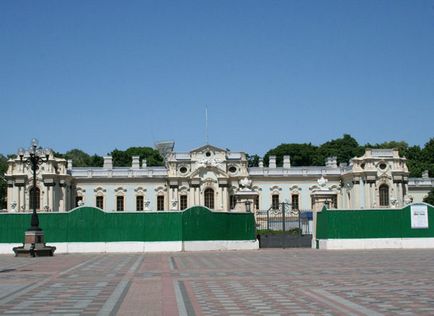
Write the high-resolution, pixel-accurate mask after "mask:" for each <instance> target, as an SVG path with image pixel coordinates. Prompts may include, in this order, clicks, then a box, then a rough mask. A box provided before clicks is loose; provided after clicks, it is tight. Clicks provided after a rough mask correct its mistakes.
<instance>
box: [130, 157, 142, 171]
mask: <svg viewBox="0 0 434 316" xmlns="http://www.w3.org/2000/svg"><path fill="white" fill-rule="evenodd" d="M131 168H132V169H140V156H133V162H132V164H131Z"/></svg>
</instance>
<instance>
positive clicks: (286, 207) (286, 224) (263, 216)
mask: <svg viewBox="0 0 434 316" xmlns="http://www.w3.org/2000/svg"><path fill="white" fill-rule="evenodd" d="M255 217H256V230H258V231H259V232H267V231H268V232H284V233H285V232H287V233H289V234H292V235H309V234H312V232H311V230H312V211H311V210H298V209H292V208H291V205H290V204H289V203H280V204H279V208H276V209H274V208H269V209H268V210H264V211H257V212H256V214H255Z"/></svg>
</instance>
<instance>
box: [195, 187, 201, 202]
mask: <svg viewBox="0 0 434 316" xmlns="http://www.w3.org/2000/svg"><path fill="white" fill-rule="evenodd" d="M196 205H201V203H200V187H197V188H196Z"/></svg>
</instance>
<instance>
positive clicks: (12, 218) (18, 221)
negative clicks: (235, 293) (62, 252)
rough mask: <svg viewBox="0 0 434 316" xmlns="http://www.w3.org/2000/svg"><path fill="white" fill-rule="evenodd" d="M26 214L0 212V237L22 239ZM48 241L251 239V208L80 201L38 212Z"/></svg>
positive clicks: (11, 240)
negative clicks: (109, 208)
mask: <svg viewBox="0 0 434 316" xmlns="http://www.w3.org/2000/svg"><path fill="white" fill-rule="evenodd" d="M30 216H31V215H30V214H0V243H21V242H23V238H24V231H25V230H26V229H27V228H28V227H29V225H30ZM39 220H40V227H41V228H42V229H43V230H44V232H45V240H46V242H47V243H49V242H113V241H193V240H254V239H255V219H254V216H253V214H252V213H226V212H212V211H210V210H209V209H207V208H204V207H192V208H189V209H187V210H185V211H183V212H116V213H114V212H113V213H106V212H103V211H102V210H100V209H97V208H93V207H80V208H77V209H75V210H73V211H71V212H67V213H41V214H39Z"/></svg>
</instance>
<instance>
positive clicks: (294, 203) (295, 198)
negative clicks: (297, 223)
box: [291, 194, 300, 210]
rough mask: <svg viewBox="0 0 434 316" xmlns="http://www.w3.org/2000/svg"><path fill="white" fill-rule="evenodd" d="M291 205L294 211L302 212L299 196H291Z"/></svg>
mask: <svg viewBox="0 0 434 316" xmlns="http://www.w3.org/2000/svg"><path fill="white" fill-rule="evenodd" d="M291 204H292V209H293V210H300V208H299V203H298V194H293V195H292V196H291Z"/></svg>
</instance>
